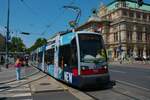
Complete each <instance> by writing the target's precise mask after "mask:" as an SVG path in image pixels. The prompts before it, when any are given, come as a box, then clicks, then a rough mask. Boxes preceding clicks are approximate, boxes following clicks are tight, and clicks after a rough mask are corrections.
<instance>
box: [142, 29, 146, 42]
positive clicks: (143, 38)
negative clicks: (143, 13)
mask: <svg viewBox="0 0 150 100" xmlns="http://www.w3.org/2000/svg"><path fill="white" fill-rule="evenodd" d="M145 32H146V27H143V32H142V41H143V42H146V38H145V35H146V33H145Z"/></svg>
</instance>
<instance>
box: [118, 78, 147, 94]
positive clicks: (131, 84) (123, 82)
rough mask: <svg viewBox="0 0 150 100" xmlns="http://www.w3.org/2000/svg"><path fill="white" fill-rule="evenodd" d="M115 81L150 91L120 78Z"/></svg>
mask: <svg viewBox="0 0 150 100" xmlns="http://www.w3.org/2000/svg"><path fill="white" fill-rule="evenodd" d="M116 81H117V82H119V83H122V84H126V85H129V86H132V87H136V88H139V89H143V90H145V91H149V92H150V89H147V88H144V87H141V86H138V85H135V84H132V83H129V82H125V81H120V80H116Z"/></svg>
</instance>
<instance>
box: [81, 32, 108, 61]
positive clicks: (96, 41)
mask: <svg viewBox="0 0 150 100" xmlns="http://www.w3.org/2000/svg"><path fill="white" fill-rule="evenodd" d="M79 45H80V60H81V62H83V63H95V64H97V63H100V62H106V59H107V56H106V51H105V48H104V43H103V40H102V36H100V35H97V34H79Z"/></svg>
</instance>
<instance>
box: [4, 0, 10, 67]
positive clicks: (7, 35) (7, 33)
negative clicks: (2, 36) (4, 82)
mask: <svg viewBox="0 0 150 100" xmlns="http://www.w3.org/2000/svg"><path fill="white" fill-rule="evenodd" d="M9 17H10V0H8V10H7V32H6V59H5V60H6V68H8V38H9Z"/></svg>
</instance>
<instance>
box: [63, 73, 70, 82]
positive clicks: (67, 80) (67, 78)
mask: <svg viewBox="0 0 150 100" xmlns="http://www.w3.org/2000/svg"><path fill="white" fill-rule="evenodd" d="M64 78H65V81H66V82H69V83H72V73H70V72H64Z"/></svg>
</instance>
